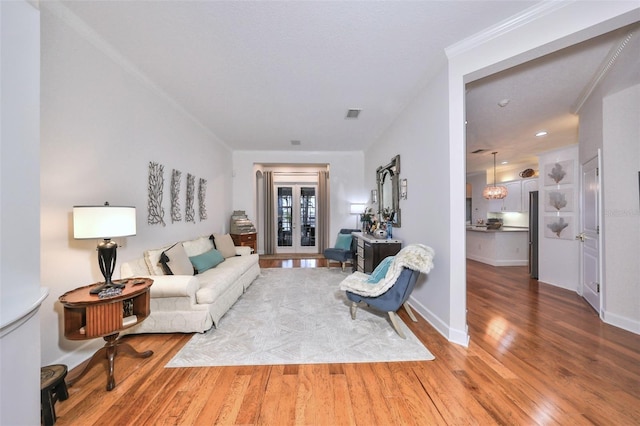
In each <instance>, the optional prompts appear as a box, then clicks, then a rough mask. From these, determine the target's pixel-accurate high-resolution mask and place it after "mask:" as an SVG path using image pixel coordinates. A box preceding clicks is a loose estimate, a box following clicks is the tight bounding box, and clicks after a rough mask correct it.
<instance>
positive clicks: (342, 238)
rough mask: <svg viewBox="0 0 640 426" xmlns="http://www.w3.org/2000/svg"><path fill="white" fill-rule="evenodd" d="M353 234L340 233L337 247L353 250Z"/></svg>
mask: <svg viewBox="0 0 640 426" xmlns="http://www.w3.org/2000/svg"><path fill="white" fill-rule="evenodd" d="M351 239H352V237H351V234H338V238H337V239H336V245H335V248H337V249H341V250H351Z"/></svg>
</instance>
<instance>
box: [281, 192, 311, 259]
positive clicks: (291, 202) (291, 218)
mask: <svg viewBox="0 0 640 426" xmlns="http://www.w3.org/2000/svg"><path fill="white" fill-rule="evenodd" d="M316 189H317V186H316V185H310V184H279V185H276V200H275V202H276V205H275V206H274V208H275V209H276V214H275V215H274V216H275V219H276V221H277V223H276V229H277V231H278V242H277V245H276V251H277V252H278V253H317V252H318V246H317V244H316Z"/></svg>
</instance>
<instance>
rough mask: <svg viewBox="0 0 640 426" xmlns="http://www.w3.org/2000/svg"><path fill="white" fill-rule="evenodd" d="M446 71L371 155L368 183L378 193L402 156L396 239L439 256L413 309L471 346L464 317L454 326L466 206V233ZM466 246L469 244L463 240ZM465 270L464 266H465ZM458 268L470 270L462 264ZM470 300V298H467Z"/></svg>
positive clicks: (419, 286) (422, 280)
mask: <svg viewBox="0 0 640 426" xmlns="http://www.w3.org/2000/svg"><path fill="white" fill-rule="evenodd" d="M447 96H448V94H447V70H446V67H444V66H443V68H442V69H441V70H440V72H439V73H438V74H437V75H436V76H435V77H434V78H433V79H432V80H431V81H430V82H429V83H428V84H427V85H426V86H425V87H424V89H423V90H421V91H420V93H418V94H417V96H416V97H415V99H414V101H413V102H412V103H411V104H410V105H409V106H408V107H407V108H406V109H405V110H404V112H403V113H402V114H401V115H400V116H399V117H398V119H397V120H396V122H395V123H394V124H393V125H392V126H391V127H390V128H389V129H388V130H387V131H386V132H385V134H383V135H382V137H381V138H380V139H379V140H378V141H376V143H375V144H374V145H373V146H372V147H371V148H370V149H369V150H367V152H366V161H365V165H366V166H365V171H366V182H367V184H368V185H369V186H371V187H372V188H373V186H374V185H375V170H376V168H377V167H379V166H382V165H386V164H388V163H389V162H390V161H391V159H392V157H393V156H395V155H397V154H399V155H400V179H407V182H408V191H407V199H406V200H400V209H401V212H402V226H401V227H400V228H398V229H394V231H393V236H394V238H398V239H401V240H402V241H403V245H407V244H411V243H421V244H426V245H428V246H430V247H432V248H433V249H434V250H435V253H436V255H435V259H434V265H435V266H434V268H433V270H432V271H431V272H430V273H429V275H428V276H424V275H421V277H420V279H419V282H418V284H417V285H416V288H415V290H414V292H413V295H412V298H411V304H412V306H413V307H414V308H415V309H416V310H418V312H420V314H421V315H423V316H424V317H425V318H427V319H428V320H429V321H430V322H431V324H432V325H434V327H436V328H437V329H438V330H439V331H440V333H442V334H443V335H444V336H447V337H448V338H450V339H451V340H453V341H455V342H458V343H462V344H466V341H467V339H466V329H465V325H466V324H465V320H464V312H462V315H463V316H462V318H463V319H462V321H461V322H458V323H456V322H455V321H453V317H454V315H457V316H458V317H459V316H460V312H456V313H455V314H453V313H452V309H457V310H459V309H460V307H462V309H463V310H464V306H465V301H464V299H463V300H459V299H458V300H456V301H455V305H454V306H453V308H452V304H451V302H452V299H451V294H450V285H451V276H450V266H451V265H450V263H449V262H450V261H451V258H450V256H449V250H450V240H449V229H450V227H451V226H452V223H451V221H452V220H453V219H452V217H451V215H450V214H449V212H450V211H449V208H448V205H449V202H450V199H451V198H452V197H456V198H459V199H460V200H461V205H462V211H461V219H460V225H461V226H462V227H463V229H464V218H465V212H464V208H465V207H464V199H465V190H464V185H462V186H461V188H460V190H459V191H456V190H455V189H452V187H451V183H450V181H449V177H450V172H449V165H448V162H447V159H448V158H449V154H450V153H449V148H450V146H449V144H448V143H447V142H446V141H447V140H448V139H449V134H448V128H447V110H446V108H444V107H443V104H446V102H447ZM462 242H463V245H464V240H462ZM461 265H462V266H461ZM461 265H460V264H459V265H456V267H457V268H460V267H462V268H464V261H463V262H462V264H461ZM463 296H464V293H463Z"/></svg>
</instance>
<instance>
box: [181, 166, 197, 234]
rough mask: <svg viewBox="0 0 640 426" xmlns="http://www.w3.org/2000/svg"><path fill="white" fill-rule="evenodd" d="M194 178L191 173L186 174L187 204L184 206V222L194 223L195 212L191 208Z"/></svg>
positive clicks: (194, 185) (193, 194) (194, 184)
mask: <svg viewBox="0 0 640 426" xmlns="http://www.w3.org/2000/svg"><path fill="white" fill-rule="evenodd" d="M195 187H196V177H195V176H194V175H192V174H191V173H187V203H186V206H185V213H184V221H185V222H192V223H196V218H195V216H196V211H195V209H194V208H193V200H194V196H195Z"/></svg>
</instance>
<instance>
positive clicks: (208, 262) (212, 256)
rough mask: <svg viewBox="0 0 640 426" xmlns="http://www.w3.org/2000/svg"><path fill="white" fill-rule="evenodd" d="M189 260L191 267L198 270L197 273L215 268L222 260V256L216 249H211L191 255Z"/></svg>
mask: <svg viewBox="0 0 640 426" xmlns="http://www.w3.org/2000/svg"><path fill="white" fill-rule="evenodd" d="M189 260H190V261H191V263H192V264H193V267H194V268H196V271H198V274H201V273H203V272H204V271H206V270H208V269H211V268H215V267H216V266H218V265H219V264H221V263H222V262H224V257H223V256H222V254H220V252H219V251H218V250H216V249H211V250H209V251H208V252H205V253H202V254H199V255H197V256H192V257H190V258H189Z"/></svg>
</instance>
